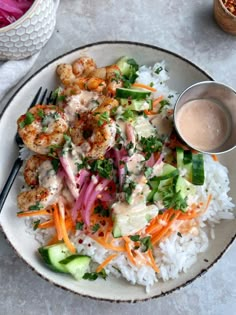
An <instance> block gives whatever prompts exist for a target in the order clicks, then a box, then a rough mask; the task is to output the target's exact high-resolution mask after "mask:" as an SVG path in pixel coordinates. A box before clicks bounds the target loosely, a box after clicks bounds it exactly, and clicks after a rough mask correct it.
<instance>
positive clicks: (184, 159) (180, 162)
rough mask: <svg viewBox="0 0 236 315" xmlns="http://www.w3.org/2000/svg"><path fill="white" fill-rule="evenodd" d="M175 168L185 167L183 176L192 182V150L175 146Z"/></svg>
mask: <svg viewBox="0 0 236 315" xmlns="http://www.w3.org/2000/svg"><path fill="white" fill-rule="evenodd" d="M176 160H177V168H180V169H185V170H186V174H185V175H184V177H185V178H186V179H187V180H188V181H190V182H192V152H191V151H184V150H183V149H182V148H179V147H177V148H176Z"/></svg>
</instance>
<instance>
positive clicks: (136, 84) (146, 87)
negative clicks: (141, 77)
mask: <svg viewBox="0 0 236 315" xmlns="http://www.w3.org/2000/svg"><path fill="white" fill-rule="evenodd" d="M132 87H139V88H142V89H146V90H149V91H152V92H156V89H155V88H153V87H151V86H149V85H146V84H143V83H134V84H132Z"/></svg>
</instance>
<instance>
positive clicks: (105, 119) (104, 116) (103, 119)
mask: <svg viewBox="0 0 236 315" xmlns="http://www.w3.org/2000/svg"><path fill="white" fill-rule="evenodd" d="M94 115H99V116H98V126H99V127H101V126H102V125H103V124H104V123H106V122H109V121H110V116H109V113H108V112H104V113H102V114H100V113H95V114H94Z"/></svg>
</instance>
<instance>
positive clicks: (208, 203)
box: [203, 194, 212, 213]
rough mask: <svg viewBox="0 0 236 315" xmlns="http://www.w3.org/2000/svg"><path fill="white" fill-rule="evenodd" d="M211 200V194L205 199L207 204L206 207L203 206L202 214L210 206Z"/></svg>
mask: <svg viewBox="0 0 236 315" xmlns="http://www.w3.org/2000/svg"><path fill="white" fill-rule="evenodd" d="M211 200H212V194H210V195H209V196H208V198H207V203H206V206H205V210H204V211H203V213H205V212H206V211H207V209H208V207H209V205H210V202H211Z"/></svg>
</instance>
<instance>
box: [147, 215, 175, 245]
mask: <svg viewBox="0 0 236 315" xmlns="http://www.w3.org/2000/svg"><path fill="white" fill-rule="evenodd" d="M179 216H180V212H177V211H176V213H173V214H172V215H171V217H170V218H169V222H168V224H167V225H166V226H165V227H163V229H162V230H161V231H160V232H158V233H156V234H153V235H152V245H155V244H156V243H157V242H159V241H160V239H161V238H162V237H164V236H165V235H166V233H167V232H168V230H169V229H170V227H171V225H173V223H174V221H175V220H176V219H177V218H178V217H179Z"/></svg>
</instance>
